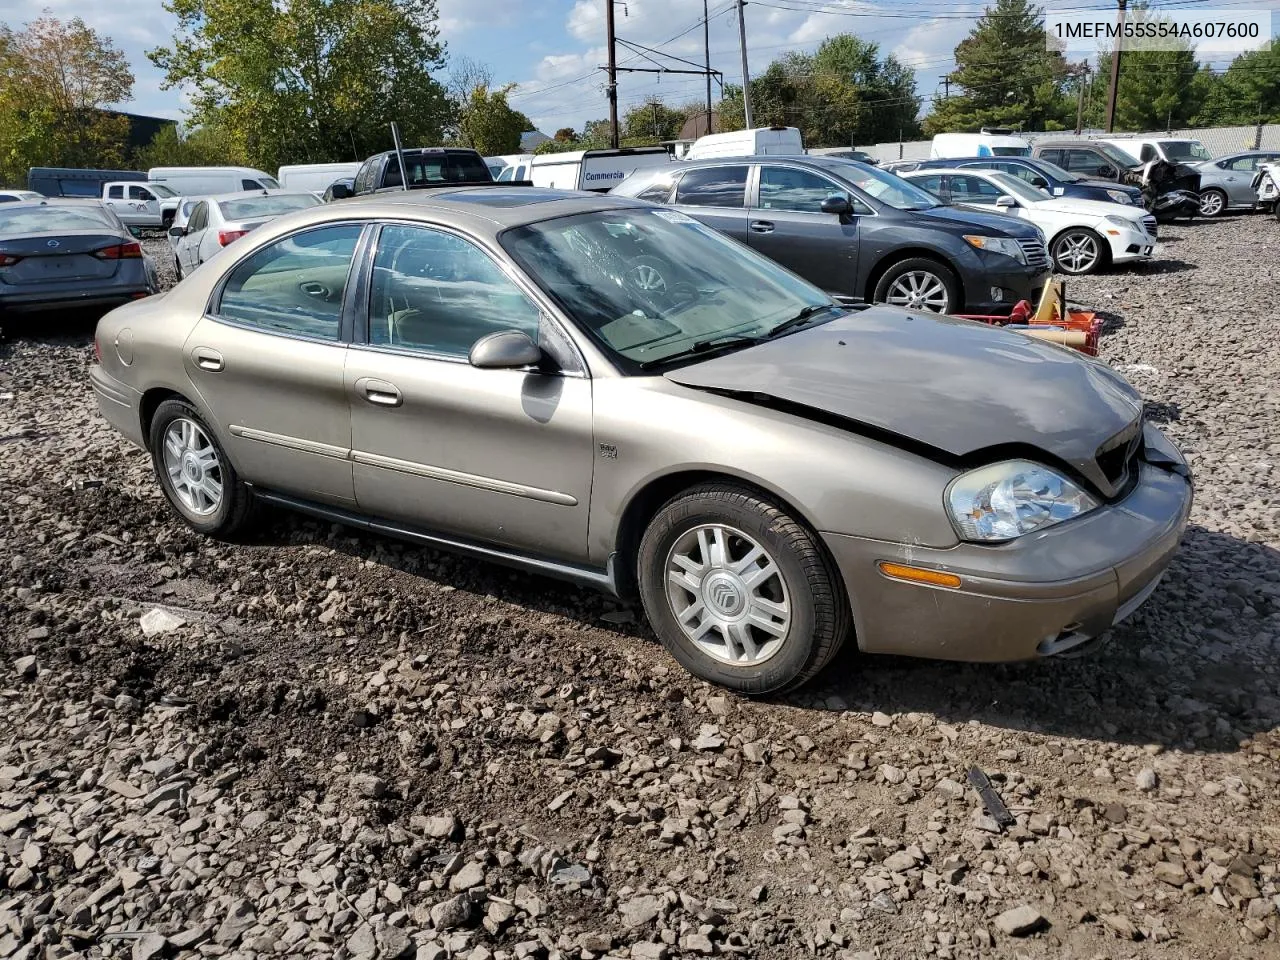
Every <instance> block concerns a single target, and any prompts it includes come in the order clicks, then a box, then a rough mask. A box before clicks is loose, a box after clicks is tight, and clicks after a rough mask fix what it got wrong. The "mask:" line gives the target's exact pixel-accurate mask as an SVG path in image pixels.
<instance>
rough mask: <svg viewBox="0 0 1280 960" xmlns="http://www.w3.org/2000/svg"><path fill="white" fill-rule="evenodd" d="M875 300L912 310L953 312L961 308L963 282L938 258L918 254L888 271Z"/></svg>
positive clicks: (879, 285)
mask: <svg viewBox="0 0 1280 960" xmlns="http://www.w3.org/2000/svg"><path fill="white" fill-rule="evenodd" d="M872 299H873V300H874V301H875V302H876V303H888V304H891V305H892V306H895V307H905V308H907V309H908V310H927V311H929V312H931V313H951V312H952V311H953V310H958V309H959V308H960V282H959V281H958V280H957V279H956V275H955V274H954V273H952V272H951V270H950V269H949V268H947V267H945V266H943V265H942V264H941V263H939V262H938V261H936V260H928V259H926V258H924V257H914V258H912V259H910V260H903V261H901V262H900V263H895V264H894V265H893V266H891V267H890V268H889V269H888V270H886V271H885V272H884V275H883V276H881V277H880V280H879V281H878V282H877V283H876V289H875V293H874V294H873V296H872Z"/></svg>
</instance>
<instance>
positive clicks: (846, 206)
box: [821, 193, 853, 217]
mask: <svg viewBox="0 0 1280 960" xmlns="http://www.w3.org/2000/svg"><path fill="white" fill-rule="evenodd" d="M821 209H822V212H823V213H828V214H831V215H832V216H836V217H843V216H847V215H848V214H851V213H853V204H852V203H850V202H849V198H848V197H842V196H840V195H839V194H838V193H837V194H832V195H831V196H829V197H827V198H826V199H825V200H823V201H822V207H821Z"/></svg>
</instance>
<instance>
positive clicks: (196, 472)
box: [182, 453, 204, 483]
mask: <svg viewBox="0 0 1280 960" xmlns="http://www.w3.org/2000/svg"><path fill="white" fill-rule="evenodd" d="M182 472H183V474H185V475H186V478H187V479H188V480H190V481H191V482H192V483H197V482H198V481H199V480H200V478H201V476H202V475H203V474H204V471H203V470H201V469H200V463H199V461H197V460H196V458H195V455H194V454H192V453H187V454H185V455H184V456H183V458H182Z"/></svg>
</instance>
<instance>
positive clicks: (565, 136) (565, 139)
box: [552, 127, 578, 143]
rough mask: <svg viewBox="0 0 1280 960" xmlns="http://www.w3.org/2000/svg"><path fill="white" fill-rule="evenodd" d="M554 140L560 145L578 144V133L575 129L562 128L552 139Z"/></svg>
mask: <svg viewBox="0 0 1280 960" xmlns="http://www.w3.org/2000/svg"><path fill="white" fill-rule="evenodd" d="M552 139H553V140H555V141H557V142H558V143H577V142H578V131H577V130H575V129H573V127H561V128H560V129H559V130H557V131H556V133H555V136H554V137H552Z"/></svg>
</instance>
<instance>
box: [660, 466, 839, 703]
mask: <svg viewBox="0 0 1280 960" xmlns="http://www.w3.org/2000/svg"><path fill="white" fill-rule="evenodd" d="M637 568H638V571H637V572H638V574H639V579H640V594H641V598H642V600H643V602H644V608H645V612H646V613H647V614H648V617H649V622H650V623H651V624H652V625H653V628H654V631H655V632H656V633H657V634H658V637H659V639H660V640H661V641H662V644H663V646H665V647H666V648H667V650H668V652H670V653H671V655H672V656H673V657H675V658H676V660H678V661H679V662H680V664H681V665H682V666H683V667H684V668H685V669H686V670H688V671H689V672H690V673H692V674H693V675H694V676H696V677H700V678H701V679H703V680H708V681H710V682H712V683H715V684H719V685H720V686H723V687H728V688H730V689H732V690H736V691H738V692H739V693H744V694H750V695H763V694H770V693H778V692H781V691H784V690H789V689H792V688H794V687H798V686H800V685H801V684H803V683H805V682H806V681H807V680H809V679H810V678H812V677H813V676H815V675H816V674H817V673H818V672H819V671H821V670H822V668H823V667H824V666H826V665H827V663H828V662H830V660H831V659H832V658H833V657H834V656H835V654H836V653H837V652H838V651H839V649H840V647H841V646H842V645H843V644H844V641H845V638H846V637H847V636H848V634H849V632H850V621H851V615H850V611H849V604H848V601H847V599H846V598H845V595H844V590H843V586H842V584H841V581H840V577H839V574H838V572H837V571H836V569H835V567H834V565H833V564H832V563H831V561H830V560H829V559H828V558H827V555H826V553H825V551H824V550H823V548H822V545H821V543H820V542H819V541H818V539H817V537H816V536H815V535H814V534H813V533H812V532H810V531H809V530H808V529H807V528H805V527H804V526H803V525H801V524H800V523H799V522H797V521H796V520H795V519H794V518H793V517H792V516H790V515H789V514H788V513H787V512H786V511H785V510H783V509H782V508H781V507H779V506H778V505H777V504H775V503H773V502H772V501H770V500H769V499H767V498H766V497H764V496H762V495H761V494H760V493H758V492H756V491H755V490H752V489H750V488H748V487H742V486H737V485H734V484H718V483H711V484H703V485H700V486H697V487H693V488H692V489H690V490H688V491H686V492H685V493H683V494H681V495H679V496H678V497H676V498H675V499H673V500H671V501H670V502H668V503H667V504H666V505H665V506H664V507H663V508H662V509H661V510H659V511H658V513H657V515H656V516H655V517H654V518H653V520H652V521H651V522H650V524H649V527H648V529H647V530H646V531H645V533H644V537H643V539H642V540H641V543H640V553H639V556H638V558H637Z"/></svg>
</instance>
